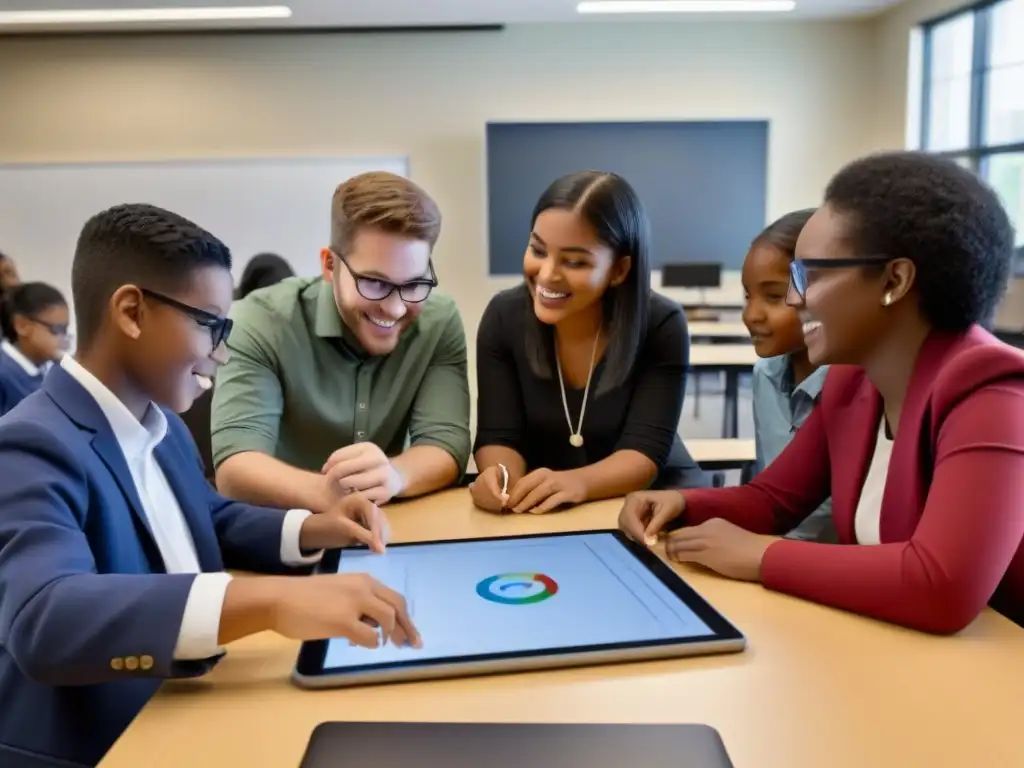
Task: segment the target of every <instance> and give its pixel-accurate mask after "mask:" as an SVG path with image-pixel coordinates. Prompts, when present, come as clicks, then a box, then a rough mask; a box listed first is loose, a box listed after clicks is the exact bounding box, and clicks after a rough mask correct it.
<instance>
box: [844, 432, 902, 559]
mask: <svg viewBox="0 0 1024 768" xmlns="http://www.w3.org/2000/svg"><path fill="white" fill-rule="evenodd" d="M892 444H893V441H892V440H890V439H889V438H888V437H886V435H885V419H884V418H883V419H881V421H880V423H879V426H878V439H877V440H876V441H875V453H874V455H872V457H871V466H869V467H868V473H867V475H866V476H865V478H864V486H863V487H862V488H861V491H860V500H859V501H858V502H857V513H856V516H855V517H854V519H853V522H854V530H855V532H856V534H857V543H858V544H881V543H882V536H881V526H882V497H883V496H884V495H885V480H886V478H887V477H888V476H889V459H890V458H892Z"/></svg>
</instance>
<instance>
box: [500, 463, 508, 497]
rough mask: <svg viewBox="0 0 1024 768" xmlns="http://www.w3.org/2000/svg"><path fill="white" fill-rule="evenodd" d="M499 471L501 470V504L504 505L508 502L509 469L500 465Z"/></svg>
mask: <svg viewBox="0 0 1024 768" xmlns="http://www.w3.org/2000/svg"><path fill="white" fill-rule="evenodd" d="M498 469H500V470H501V503H502V504H504V503H505V502H506V501H508V467H506V466H505V465H504V464H499V465H498Z"/></svg>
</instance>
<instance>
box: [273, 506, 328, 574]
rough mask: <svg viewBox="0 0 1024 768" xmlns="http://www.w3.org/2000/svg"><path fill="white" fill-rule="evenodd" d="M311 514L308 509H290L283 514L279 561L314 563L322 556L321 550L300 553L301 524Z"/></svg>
mask: <svg viewBox="0 0 1024 768" xmlns="http://www.w3.org/2000/svg"><path fill="white" fill-rule="evenodd" d="M312 514H313V513H312V512H310V511H309V510H308V509H292V510H289V511H288V513H287V514H285V516H284V522H283V523H282V524H281V562H282V563H283V564H284V565H290V566H301V565H315V564H316V563H319V562H320V558H321V557H323V554H324V553H323V550H320V551H319V552H314V553H313V554H311V555H304V554H302V547H301V545H300V542H301V541H302V539H301V536H302V524H303V523H304V522H306V518H307V517H309V516H310V515H312Z"/></svg>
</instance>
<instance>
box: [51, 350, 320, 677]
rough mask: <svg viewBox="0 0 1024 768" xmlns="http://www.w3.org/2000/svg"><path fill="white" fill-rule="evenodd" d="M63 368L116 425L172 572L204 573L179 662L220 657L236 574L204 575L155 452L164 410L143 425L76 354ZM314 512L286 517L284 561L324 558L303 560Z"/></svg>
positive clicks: (193, 594) (195, 587)
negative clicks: (303, 540) (305, 526)
mask: <svg viewBox="0 0 1024 768" xmlns="http://www.w3.org/2000/svg"><path fill="white" fill-rule="evenodd" d="M61 367H63V368H64V370H65V371H67V373H68V374H70V375H71V376H72V377H73V378H74V379H75V380H76V381H77V382H78V383H79V384H81V385H82V387H83V388H84V389H85V390H86V391H87V392H88V393H89V394H90V395H92V396H93V398H94V399H95V400H96V403H97V404H98V405H99V407H100V410H101V411H102V412H103V415H104V416H106V418H107V421H108V422H109V423H110V428H111V430H113V432H114V437H115V438H116V439H117V442H118V445H119V446H120V447H121V451H122V453H123V454H124V458H125V461H126V462H127V464H128V470H129V471H130V472H131V475H132V481H133V482H134V483H135V490H136V491H137V492H138V494H139V500H140V501H141V502H142V509H143V512H144V513H145V515H146V520H147V521H148V522H149V527H150V529H151V530H152V532H153V539H154V540H155V542H156V546H157V549H159V550H160V555H161V557H162V558H163V561H164V567H165V568H166V569H167V572H168V573H195V574H198V575H197V576H196V578H195V580H194V581H193V583H192V589H191V590H190V591H189V594H188V600H187V601H186V603H185V612H184V615H183V616H182V619H181V628H180V629H179V631H178V642H177V645H176V646H175V649H174V658H175V659H177V660H179V661H186V660H194V659H206V658H209V657H211V656H216V655H217V654H219V653H220V652H221V651H222V649H221V647H220V646H219V645H218V644H217V636H218V635H219V634H220V616H221V612H222V611H223V608H224V595H225V593H226V592H227V588H228V583H229V582H230V581H231V576H230V574H227V573H223V572H220V573H202V572H201V569H200V567H199V558H198V557H197V555H196V548H195V541H194V540H193V538H192V533H191V531H190V530H189V527H188V524H187V523H186V522H185V517H184V515H183V514H182V511H181V506H180V504H179V503H178V499H177V498H176V497H175V495H174V492H173V491H172V490H171V487H170V485H169V484H168V482H167V477H166V476H165V475H164V472H163V470H162V469H161V468H160V465H159V464H158V463H157V460H156V457H155V455H154V453H153V451H154V449H155V448H156V447H157V446H158V445H159V444H160V441H161V440H163V439H164V436H165V435H166V434H167V419H166V418H165V417H164V414H163V411H161V410H160V409H159V408H158V407H157V406H155V405H153V404H150V406H149V408H148V409H147V410H146V414H145V416H144V417H143V419H142V422H141V423H140V422H139V421H138V420H137V419H136V418H135V417H134V416H133V415H132V414H131V412H130V411H129V410H128V408H127V407H126V406H125V404H124V403H122V402H121V401H120V400H119V399H118V398H117V396H116V395H114V393H113V392H111V391H110V390H109V389H107V387H106V386H105V385H104V384H103V383H102V382H101V381H100V380H99V379H97V378H96V377H95V376H93V375H92V374H91V373H90V372H89V371H87V370H86V369H85V368H83V367H82V366H81V365H80V364H79V363H78V362H77V361H76V360H75V359H74V358H72V357H71V356H70V355H65V357H64V358H63V360H61ZM310 514H311V513H310V512H309V511H307V510H298V509H293V510H291V511H290V512H288V513H287V514H286V515H285V517H284V522H283V524H282V527H281V562H282V563H283V564H284V565H293V566H298V565H307V564H310V563H314V562H316V561H317V560H318V559H319V558H320V553H316V554H314V555H312V556H309V557H305V556H303V554H302V551H301V549H300V547H299V533H300V531H301V529H302V523H303V522H304V521H305V520H306V518H307V517H309V515H310Z"/></svg>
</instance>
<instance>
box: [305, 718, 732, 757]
mask: <svg viewBox="0 0 1024 768" xmlns="http://www.w3.org/2000/svg"><path fill="white" fill-rule="evenodd" d="M409 766H416V768H481V767H482V766H486V768H524V767H527V768H581V767H585V768H638V767H639V766H642V768H734V766H733V764H732V762H731V761H730V760H729V755H728V754H727V753H726V751H725V746H724V745H723V743H722V739H721V737H720V736H719V735H718V731H716V730H715V729H714V728H711V727H710V726H707V725H633V724H618V723H616V724H601V723H587V724H560V723H321V724H320V725H318V726H317V727H316V729H315V730H314V731H313V735H312V737H311V738H310V741H309V746H308V747H307V748H306V754H305V755H304V756H303V758H302V765H301V766H300V768H409Z"/></svg>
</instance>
